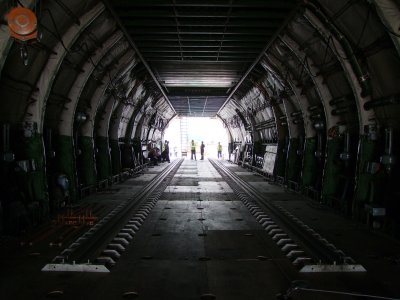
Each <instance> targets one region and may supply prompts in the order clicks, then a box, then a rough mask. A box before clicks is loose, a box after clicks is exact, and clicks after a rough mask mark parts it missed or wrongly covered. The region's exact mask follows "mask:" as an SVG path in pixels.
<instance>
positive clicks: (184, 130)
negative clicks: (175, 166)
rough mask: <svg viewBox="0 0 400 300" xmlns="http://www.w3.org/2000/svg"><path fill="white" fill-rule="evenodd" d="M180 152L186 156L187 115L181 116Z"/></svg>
mask: <svg viewBox="0 0 400 300" xmlns="http://www.w3.org/2000/svg"><path fill="white" fill-rule="evenodd" d="M180 125H181V154H182V157H184V156H187V149H188V142H189V140H188V119H187V117H181V122H180Z"/></svg>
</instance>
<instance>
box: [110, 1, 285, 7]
mask: <svg viewBox="0 0 400 300" xmlns="http://www.w3.org/2000/svg"><path fill="white" fill-rule="evenodd" d="M115 2H116V5H115V7H116V8H124V7H126V6H131V7H135V8H136V7H139V8H140V7H172V6H173V5H175V6H176V7H222V8H228V7H237V8H269V9H290V8H291V7H293V4H292V3H291V2H290V1H277V0H275V1H262V0H261V1H254V0H253V1H250V0H246V1H243V2H240V1H236V3H229V2H225V3H224V2H222V1H203V0H198V1H192V0H190V1H186V2H185V1H179V2H177V3H175V4H172V3H171V2H170V1H163V0H161V1H160V0H158V1H157V0H146V1H144V2H136V3H135V2H131V1H115ZM121 2H122V3H123V5H119V4H120V3H121ZM133 3H134V4H133Z"/></svg>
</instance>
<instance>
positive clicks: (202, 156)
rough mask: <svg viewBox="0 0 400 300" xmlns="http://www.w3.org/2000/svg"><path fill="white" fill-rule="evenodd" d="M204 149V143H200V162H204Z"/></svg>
mask: <svg viewBox="0 0 400 300" xmlns="http://www.w3.org/2000/svg"><path fill="white" fill-rule="evenodd" d="M204 148H205V145H204V143H203V141H202V142H201V145H200V154H201V158H200V160H204Z"/></svg>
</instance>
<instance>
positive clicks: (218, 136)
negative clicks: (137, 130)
mask: <svg viewBox="0 0 400 300" xmlns="http://www.w3.org/2000/svg"><path fill="white" fill-rule="evenodd" d="M186 120H187V143H186V151H187V153H188V158H190V145H189V143H190V141H191V140H194V141H195V143H196V156H197V159H200V144H201V142H202V141H203V142H204V145H205V149H204V152H205V154H204V158H217V145H218V142H220V143H221V145H222V155H223V158H225V159H227V158H228V143H229V136H228V131H227V130H226V128H224V126H223V124H222V121H221V120H219V119H217V118H200V117H196V118H193V117H188V118H186ZM181 121H182V119H181V118H174V119H173V120H172V121H171V122H170V123H169V125H168V128H167V129H166V130H165V135H164V139H165V140H168V141H169V144H170V145H169V149H170V156H171V157H181V151H182V150H181ZM183 135H184V130H183ZM184 149H185V145H184V146H183V150H184Z"/></svg>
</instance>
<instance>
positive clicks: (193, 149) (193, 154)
mask: <svg viewBox="0 0 400 300" xmlns="http://www.w3.org/2000/svg"><path fill="white" fill-rule="evenodd" d="M190 149H191V154H192V155H191V157H190V159H193V157H194V160H197V159H196V144H195V142H194V140H192V143H191V145H190Z"/></svg>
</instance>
